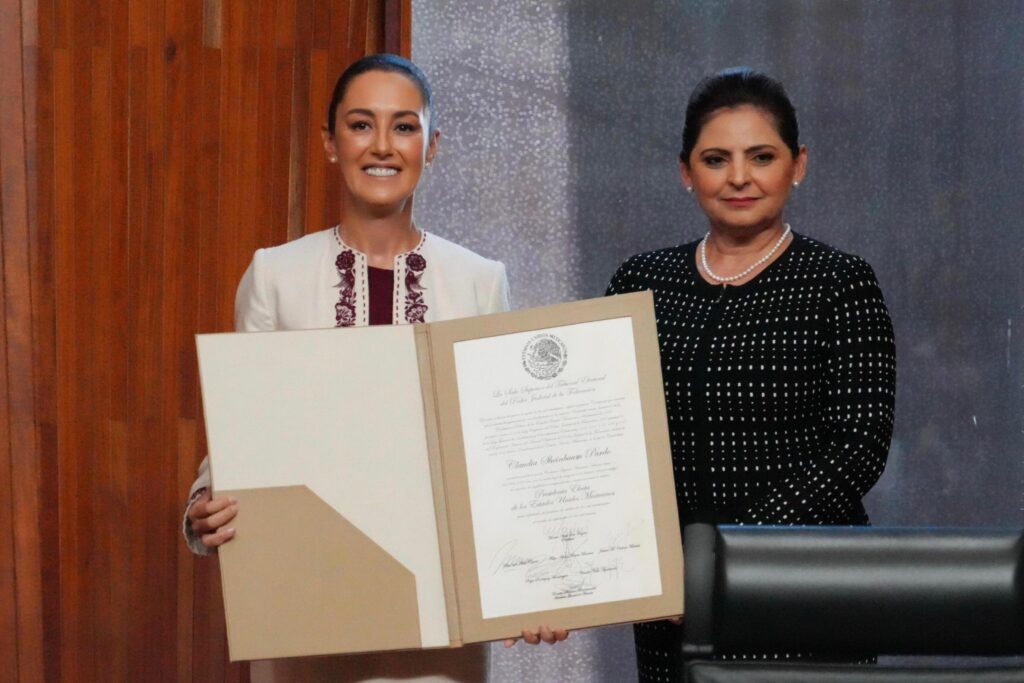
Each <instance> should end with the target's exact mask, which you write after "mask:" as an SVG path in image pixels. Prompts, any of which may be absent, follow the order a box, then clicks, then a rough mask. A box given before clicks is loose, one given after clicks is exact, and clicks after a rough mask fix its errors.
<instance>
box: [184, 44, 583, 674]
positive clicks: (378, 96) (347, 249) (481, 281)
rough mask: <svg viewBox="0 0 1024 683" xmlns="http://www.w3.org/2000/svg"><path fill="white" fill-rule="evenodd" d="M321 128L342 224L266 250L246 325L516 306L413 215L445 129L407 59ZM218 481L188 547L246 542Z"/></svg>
mask: <svg viewBox="0 0 1024 683" xmlns="http://www.w3.org/2000/svg"><path fill="white" fill-rule="evenodd" d="M322 134H323V144H324V150H325V153H326V157H327V161H328V162H329V163H331V164H338V165H339V167H340V177H341V190H342V192H341V195H342V202H341V211H340V222H339V223H338V225H337V226H335V227H333V228H330V229H327V230H323V231H320V232H316V233H312V234H310V235H306V236H305V237H302V238H300V239H297V240H295V241H293V242H290V243H288V244H284V245H281V246H278V247H273V248H269V249H260V250H257V251H256V253H255V255H254V256H253V260H252V263H251V264H250V266H249V268H248V269H247V270H246V272H245V274H244V275H243V276H242V280H241V282H240V283H239V286H238V293H237V296H236V300H235V328H236V330H238V331H240V332H253V331H266V330H288V329H292V330H294V329H312V328H326V327H334V326H337V327H348V326H361V325H389V324H408V323H416V322H424V321H432V320H444V319H449V318H459V317H464V316H473V315H482V314H486V313H495V312H499V311H505V310H508V308H509V303H508V283H507V281H506V277H505V267H504V266H503V265H502V264H501V263H498V262H496V261H491V260H488V259H485V258H483V257H481V256H478V255H476V254H474V253H473V252H471V251H469V250H467V249H464V248H462V247H460V246H458V245H456V244H453V243H451V242H448V241H446V240H444V239H442V238H440V237H438V236H436V235H434V234H432V233H427V232H425V231H423V230H421V229H420V228H418V227H417V226H416V224H415V223H414V221H413V214H412V208H413V195H414V192H415V190H416V187H417V185H418V184H419V181H420V178H421V176H422V174H423V170H424V168H425V167H427V166H429V165H430V163H431V161H432V160H433V158H434V155H435V154H436V151H437V143H438V139H439V137H440V133H439V132H438V131H437V130H436V128H435V125H434V117H433V106H432V98H431V90H430V85H429V83H428V82H427V79H426V76H425V75H424V74H423V72H422V71H420V69H419V68H418V67H416V66H415V65H414V64H412V63H411V62H410V61H408V60H406V59H404V58H402V57H398V56H395V55H371V56H368V57H364V58H363V59H360V60H359V61H357V62H355V63H354V64H352V65H351V66H350V67H349V68H348V69H346V71H345V72H344V73H343V74H342V75H341V77H340V78H339V79H338V82H337V85H336V86H335V89H334V93H333V97H332V99H331V103H330V106H329V108H328V111H327V119H326V123H325V125H324V129H323V132H322ZM353 362H360V361H359V359H353ZM339 409H343V407H342V406H339ZM380 409H381V411H387V410H388V406H386V405H382V406H380ZM281 457H284V458H286V457H288V454H287V453H282V454H281ZM209 487H210V477H209V470H208V464H207V461H205V460H204V462H203V464H202V465H201V466H200V471H199V477H198V478H197V480H196V481H195V483H194V484H193V486H192V490H191V493H190V497H189V502H188V510H187V512H186V516H185V521H184V533H185V538H186V541H187V542H188V545H189V547H190V548H191V549H192V550H193V551H194V552H196V553H197V554H202V555H205V554H209V553H211V552H213V551H214V550H215V549H216V548H217V547H218V546H220V545H222V544H223V543H227V542H229V541H230V540H231V539H232V538H233V537H234V534H235V532H234V529H233V528H232V527H231V521H232V520H233V519H234V517H235V515H236V514H237V513H238V509H237V504H236V502H235V501H233V500H230V499H227V498H212V497H211V493H210V488H209ZM243 514H244V512H243ZM526 635H528V636H529V637H528V640H530V641H532V642H536V641H537V640H539V639H540V638H541V637H543V638H544V639H545V640H548V641H549V642H553V641H554V640H556V638H557V639H563V638H564V637H565V633H564V632H559V633H558V634H557V636H556V634H555V633H553V632H552V631H550V630H549V629H547V628H545V629H544V630H543V632H542V633H533V632H526ZM484 675H485V660H484V651H483V649H482V648H481V647H479V646H475V647H474V646H471V647H464V648H460V649H458V650H441V651H436V650H435V651H429V652H407V653H400V654H382V655H357V656H349V657H343V658H315V659H313V658H307V659H295V660H277V661H271V662H261V663H258V664H254V666H253V680H254V681H257V680H274V681H282V680H304V681H315V680H330V681H366V680H375V679H377V678H383V677H397V678H400V679H401V680H413V678H410V677H413V676H415V677H416V678H415V680H425V681H477V680H482V679H483V677H484Z"/></svg>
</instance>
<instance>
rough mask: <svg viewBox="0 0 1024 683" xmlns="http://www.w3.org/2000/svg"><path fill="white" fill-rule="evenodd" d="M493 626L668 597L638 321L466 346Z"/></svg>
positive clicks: (473, 470)
mask: <svg viewBox="0 0 1024 683" xmlns="http://www.w3.org/2000/svg"><path fill="white" fill-rule="evenodd" d="M455 365H456V372H457V375H458V389H459V401H460V408H461V413H462V429H463V439H464V443H465V457H466V468H467V473H468V478H469V490H470V502H471V508H472V517H473V532H474V537H475V538H476V565H477V572H478V574H479V578H480V602H481V608H482V613H483V617H484V618H485V619H487V618H493V617H501V616H507V615H512V614H519V613H522V612H539V611H544V610H552V609H559V608H564V607H571V606H577V605H590V604H595V603H603V602H610V601H617V600H629V599H633V598H641V597H647V596H651V595H659V594H660V593H661V577H660V572H659V565H658V546H657V539H656V537H655V533H654V529H655V525H654V515H653V508H652V505H651V488H650V483H649V482H650V478H649V474H648V467H647V456H646V448H645V443H644V429H643V416H642V414H641V410H640V392H639V384H638V376H637V367H636V350H635V347H634V344H633V325H632V319H631V318H628V317H624V318H614V319H610V320H600V321H594V322H585V323H578V324H575V325H567V326H562V327H553V328H548V329H544V330H543V331H528V332H521V333H518V334H507V335H501V336H497V337H488V338H484V339H474V340H468V341H463V342H458V343H457V344H456V345H455Z"/></svg>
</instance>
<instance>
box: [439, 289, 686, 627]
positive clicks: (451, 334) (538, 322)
mask: <svg viewBox="0 0 1024 683" xmlns="http://www.w3.org/2000/svg"><path fill="white" fill-rule="evenodd" d="M626 317H628V318H630V319H631V320H632V327H633V341H634V344H635V348H636V362H637V374H638V381H639V383H640V386H639V391H640V404H641V414H642V419H643V423H644V440H645V443H646V447H647V461H648V473H649V477H650V484H651V500H652V505H653V507H654V510H653V514H654V522H655V536H656V538H657V543H658V561H659V565H660V571H661V583H662V593H661V595H658V596H650V597H644V598H636V599H632V600H621V601H615V602H607V603H601V604H597V605H585V606H579V607H567V608H561V609H554V610H546V611H542V612H526V613H522V614H516V615H510V616H502V617H497V618H492V619H484V618H483V615H482V609H481V604H480V580H479V576H478V574H477V562H476V547H475V543H474V535H473V519H472V510H471V506H470V498H469V478H468V473H467V469H466V460H465V447H464V441H463V435H462V420H461V412H460V403H459V393H458V382H457V377H456V368H455V353H454V346H455V344H456V343H458V342H460V341H467V340H472V339H481V338H486V337H493V336H499V335H504V334H513V333H518V332H529V331H534V330H544V329H547V328H551V327H561V326H565V325H573V324H578V323H586V322H592V321H597V320H607V319H612V318H626ZM429 340H430V356H431V360H432V363H431V364H432V366H433V373H432V377H431V384H433V392H432V394H433V398H434V401H435V406H434V408H435V410H436V414H437V425H438V441H439V450H440V452H441V453H443V457H442V458H441V460H442V473H443V482H435V484H434V485H435V490H436V487H437V486H438V484H439V483H440V485H442V486H443V488H444V498H445V500H446V509H445V511H444V513H445V517H446V518H447V523H448V532H449V540H450V543H451V557H452V566H453V569H454V576H455V577H456V580H455V591H456V596H455V597H456V600H455V602H456V603H457V604H456V607H457V609H458V610H459V619H458V621H459V624H460V627H461V635H462V640H463V641H464V642H478V641H486V640H497V639H501V638H507V637H512V636H517V635H519V634H520V633H521V632H522V629H523V628H531V629H535V628H537V627H538V626H539V625H541V624H547V625H550V626H552V627H556V628H569V629H571V628H583V627H588V626H594V625H596V624H611V623H622V622H632V621H639V620H644V619H653V618H664V617H671V616H676V615H679V614H681V613H682V611H683V589H682V586H683V554H682V541H681V538H680V534H679V521H678V512H677V503H676V494H675V484H674V481H675V480H674V475H673V471H672V461H671V444H670V440H669V436H668V420H667V416H666V413H665V402H664V386H663V384H662V378H661V360H660V353H659V350H658V335H657V327H656V323H655V319H654V299H653V295H652V294H651V293H650V292H638V293H634V294H624V295H618V296H613V297H606V298H603V299H590V300H586V301H578V302H574V303H569V304H559V305H555V306H548V307H544V308H539V309H529V310H524V311H514V312H511V313H500V314H495V315H489V316H483V317H478V318H472V319H460V320H451V321H444V322H437V323H431V324H430V326H429ZM439 512H440V511H439ZM448 604H449V605H450V606H451V605H452V601H451V600H450V599H449V601H448Z"/></svg>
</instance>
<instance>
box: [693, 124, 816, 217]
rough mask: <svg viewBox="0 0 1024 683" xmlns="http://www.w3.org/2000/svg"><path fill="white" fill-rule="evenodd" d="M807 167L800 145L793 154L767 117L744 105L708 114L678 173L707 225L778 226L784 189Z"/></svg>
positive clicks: (789, 187) (797, 178)
mask: <svg viewBox="0 0 1024 683" xmlns="http://www.w3.org/2000/svg"><path fill="white" fill-rule="evenodd" d="M806 166H807V150H806V149H805V148H803V147H801V148H800V152H799V154H797V156H796V157H795V158H794V157H793V153H792V152H791V151H790V149H789V148H788V147H787V146H786V144H785V143H784V142H783V141H782V138H781V137H779V133H778V131H777V130H776V128H775V125H774V122H773V120H772V119H771V117H770V116H769V115H768V114H766V113H764V112H763V111H761V110H760V109H757V108H755V107H753V106H750V105H743V106H739V107H732V108H728V109H720V110H718V111H716V112H714V113H713V114H711V116H710V117H709V118H708V120H707V121H706V122H705V123H704V126H703V127H702V128H701V131H700V135H699V136H698V137H697V142H696V144H695V145H694V148H693V151H692V152H691V153H690V158H689V159H688V160H687V162H686V163H680V173H681V174H682V178H683V183H684V184H686V185H687V186H688V187H692V188H693V193H694V195H695V196H696V198H697V202H698V203H699V204H700V207H701V209H703V210H704V213H705V214H707V216H708V220H709V221H710V222H711V226H712V228H719V229H740V230H743V231H745V232H746V231H757V230H763V229H767V228H772V227H779V228H781V226H782V210H783V208H784V207H785V205H786V199H787V198H788V197H789V191H790V189H791V188H792V186H793V183H794V182H799V181H800V180H802V179H803V177H804V172H805V170H806Z"/></svg>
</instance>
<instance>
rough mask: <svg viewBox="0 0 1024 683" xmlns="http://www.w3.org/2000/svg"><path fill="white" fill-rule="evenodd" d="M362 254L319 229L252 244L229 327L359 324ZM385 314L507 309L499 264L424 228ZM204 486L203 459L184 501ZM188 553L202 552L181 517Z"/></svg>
mask: <svg viewBox="0 0 1024 683" xmlns="http://www.w3.org/2000/svg"><path fill="white" fill-rule="evenodd" d="M366 269H367V260H366V255H365V254H363V253H362V252H359V251H357V250H356V249H354V248H353V247H350V246H348V245H346V244H344V243H343V242H341V240H340V239H339V238H338V237H337V232H336V231H335V229H333V228H331V229H329V230H321V231H320V232H316V233H313V234H310V235H306V236H305V237H302V238H299V239H297V240H295V241H292V242H288V243H287V244H282V245H280V246H277V247H271V248H268V249H258V250H257V251H256V253H255V254H254V255H253V259H252V263H251V264H249V268H248V269H247V270H246V271H245V274H244V275H243V276H242V280H241V282H239V284H238V292H237V294H236V296H235V330H236V331H238V332H260V331H269V330H303V329H317V328H325V327H336V326H362V325H366V324H367V321H368V319H369V302H368V292H367V270H366ZM394 272H395V276H394V282H395V285H394V292H393V302H394V303H393V309H392V320H394V321H395V322H396V323H399V324H401V323H413V322H431V321H436V320H449V319H452V318H464V317H468V316H473V315H484V314H487V313H498V312H501V311H507V310H508V309H509V298H508V281H507V279H506V276H505V266H504V265H503V264H502V263H500V262H498V261H491V260H490V259H486V258H484V257H482V256H479V255H477V254H475V253H473V252H472V251H470V250H468V249H466V248H464V247H460V246H459V245H457V244H454V243H452V242H449V241H448V240H445V239H442V238H440V237H438V236H437V235H433V234H428V233H425V232H424V233H423V234H422V237H421V238H420V242H419V244H418V245H416V247H415V248H414V249H412V250H411V251H408V252H405V253H402V254H398V255H397V256H395V261H394ZM209 486H210V472H209V468H208V462H207V459H203V462H202V464H200V466H199V476H198V477H197V479H196V481H195V482H194V483H193V484H192V488H191V491H190V492H189V502H188V505H191V504H192V502H193V501H194V500H195V499H196V497H198V495H199V494H200V493H201V492H202V490H203V489H206V488H209ZM183 530H184V534H185V540H186V542H187V543H188V546H189V548H191V549H192V551H193V552H195V553H197V554H200V555H206V554H208V553H209V551H208V550H207V549H206V547H205V546H203V544H202V541H201V539H199V538H198V537H196V536H195V535H194V534H193V533H192V530H191V527H190V526H189V524H188V516H187V509H186V516H185V520H184V528H183Z"/></svg>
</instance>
